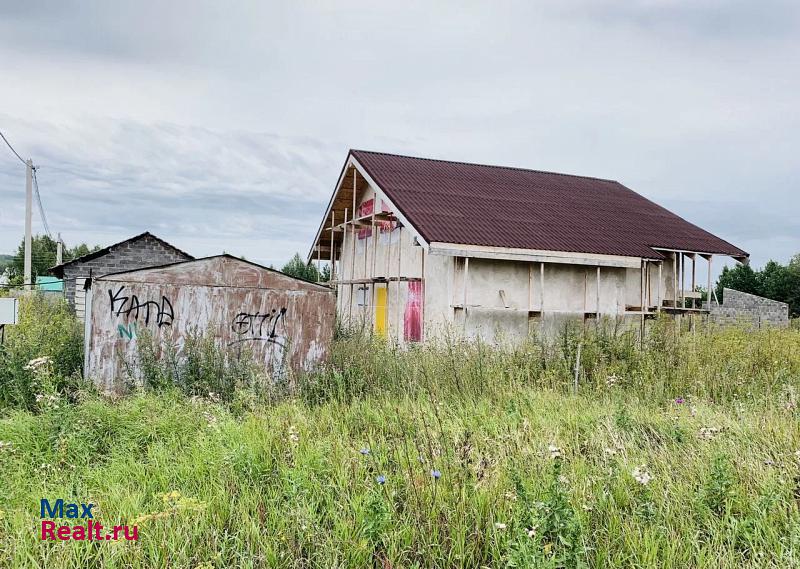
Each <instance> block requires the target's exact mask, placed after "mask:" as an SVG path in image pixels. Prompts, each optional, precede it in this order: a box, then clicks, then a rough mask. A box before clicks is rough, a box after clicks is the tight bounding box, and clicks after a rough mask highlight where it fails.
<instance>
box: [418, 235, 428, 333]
mask: <svg viewBox="0 0 800 569" xmlns="http://www.w3.org/2000/svg"><path fill="white" fill-rule="evenodd" d="M420 256H421V257H422V272H421V274H420V279H422V281H421V282H422V316H421V317H422V336H421V338H420V339H421V340H424V339H425V305H426V304H428V303H427V302H426V298H425V297H426V296H427V289H426V288H425V247H422V253H421V255H420Z"/></svg>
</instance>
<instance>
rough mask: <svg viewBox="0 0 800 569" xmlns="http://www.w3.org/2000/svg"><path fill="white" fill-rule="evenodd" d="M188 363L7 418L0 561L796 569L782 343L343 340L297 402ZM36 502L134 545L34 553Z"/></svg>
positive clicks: (790, 400)
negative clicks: (124, 528)
mask: <svg viewBox="0 0 800 569" xmlns="http://www.w3.org/2000/svg"><path fill="white" fill-rule="evenodd" d="M579 344H580V346H581V365H580V366H579V380H578V387H577V392H576V389H575V385H574V367H575V358H576V355H577V347H578V345H579ZM198 350H199V352H198V353H202V352H204V351H205V352H211V351H213V350H212V348H211V347H209V346H206V347H202V346H199V345H198ZM197 357H198V358H199V359H198V361H199V362H200V363H199V364H192V363H187V365H189V366H190V367H189V368H187V369H188V370H189V371H186V373H189V375H188V376H187V375H185V374H184V375H181V374H178V375H174V376H173V378H175V377H178V378H180V377H184V378H185V377H190V380H189V384H187V385H190V386H191V388H190V389H187V385H183V384H181V383H180V382H178V383H175V382H174V381H166V382H163V383H162V384H159V385H158V386H157V387H154V388H153V389H150V390H140V391H135V392H133V393H131V394H130V395H128V396H126V397H123V398H121V399H117V400H109V399H104V398H101V397H100V396H98V395H94V394H88V393H86V394H83V395H81V396H80V397H79V398H78V400H76V401H75V402H64V401H63V400H62V399H56V401H55V402H54V405H57V406H58V407H57V408H41V409H39V410H38V412H31V411H29V410H20V409H18V410H8V411H7V415H6V416H5V418H3V419H0V440H2V441H5V442H10V443H11V444H10V445H2V449H0V480H2V481H3V490H4V492H2V494H0V511H1V513H0V564H5V565H7V566H21V567H25V566H42V567H91V566H104V567H105V566H108V567H192V568H195V567H365V566H374V567H382V568H383V567H481V566H487V567H503V566H507V567H581V566H589V567H709V568H711V567H754V568H755V567H759V568H760V567H795V566H800V511H799V510H798V501H800V454H798V451H800V422H799V421H798V410H797V401H796V397H797V396H796V394H797V390H798V389H799V388H800V331H798V330H785V331H768V330H764V331H760V332H755V333H747V332H744V331H741V330H735V329H731V330H720V331H709V332H708V333H706V332H705V331H698V332H697V333H695V334H691V333H683V334H677V333H676V332H675V331H674V330H672V329H671V328H670V326H669V325H668V324H667V323H666V322H664V323H661V324H660V326H659V327H658V329H657V330H656V331H655V332H654V333H653V334H651V335H650V337H649V338H648V340H647V342H646V345H645V347H644V349H641V348H640V347H639V346H638V345H637V343H636V338H635V337H633V336H628V335H624V334H621V335H620V334H614V333H611V332H608V331H603V330H600V331H597V332H595V333H592V334H588V335H583V334H582V333H580V331H578V330H565V333H564V334H563V335H562V337H561V339H560V341H559V342H557V343H555V344H552V345H545V344H543V343H540V342H531V343H530V344H528V345H525V346H520V347H513V348H512V347H509V348H497V347H491V346H488V345H486V344H480V343H464V342H455V341H452V342H444V343H442V344H439V345H434V344H430V345H426V346H418V347H413V348H411V349H408V350H397V349H395V348H393V347H392V346H390V345H387V344H385V343H382V342H380V341H376V340H374V339H370V338H365V337H361V336H354V337H350V338H344V339H341V340H339V341H338V342H337V344H336V345H335V347H334V353H333V356H332V360H331V364H330V366H329V367H328V368H327V369H326V370H324V371H322V372H320V373H318V374H315V375H312V376H308V377H305V378H300V379H299V380H298V383H297V385H296V389H295V391H294V392H293V393H292V392H285V391H284V392H282V395H281V397H271V398H264V397H260V396H258V394H253V393H250V394H248V395H243V394H242V392H240V391H236V392H235V393H234V395H233V396H232V397H231V398H230V399H229V400H225V399H224V398H223V399H220V398H218V397H209V396H208V393H209V392H212V393H214V394H215V395H216V393H218V390H219V386H218V385H217V384H215V383H214V378H215V377H216V376H217V375H218V374H219V373H222V372H220V368H216V367H214V366H215V365H216V364H215V363H214V361H213V360H209V359H208V358H207V357H206V356H199V355H198V356H197ZM202 362H205V364H203V363H202ZM154 365H156V366H157V364H154ZM194 365H199V368H197V369H198V371H197V372H196V373H195V372H192V371H191V370H193V369H195V368H193V367H191V366H194ZM214 370H216V371H214ZM155 371H157V368H155ZM190 372H191V373H190ZM158 377H167V376H158ZM191 378H194V379H191ZM198 378H199V379H198ZM181 381H183V380H181ZM181 390H182V391H181ZM245 397H246V398H247V402H246V404H243V403H242V398H245ZM380 481H383V483H380ZM43 497H44V498H50V499H56V498H64V499H65V500H69V501H77V502H89V501H91V502H94V503H95V504H97V506H96V508H95V512H96V518H97V519H98V521H100V522H101V523H103V524H104V525H107V526H109V525H116V524H126V523H127V524H134V523H135V524H136V525H138V528H139V541H138V542H128V541H124V540H123V541H121V542H91V543H89V542H83V543H78V542H71V543H66V544H54V543H45V542H42V541H40V540H39V539H38V533H37V530H38V527H39V524H40V519H39V511H38V510H39V500H40V499H41V498H43ZM71 523H73V522H71Z"/></svg>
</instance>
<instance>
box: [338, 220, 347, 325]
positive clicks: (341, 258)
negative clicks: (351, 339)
mask: <svg viewBox="0 0 800 569" xmlns="http://www.w3.org/2000/svg"><path fill="white" fill-rule="evenodd" d="M348 213H350V212H349V211H348V210H347V208H344V223H343V224H342V249H341V255H340V256H339V271H340V272H341V275H339V279H340V280H342V281H344V280H347V278H346V275H347V271H345V264H344V253H345V251H347V214H348ZM337 288H338V292H339V295H340V296H341V298H340V299H339V304H340V306H341V314H342V316H344V312H345V310H344V287H343V286H337Z"/></svg>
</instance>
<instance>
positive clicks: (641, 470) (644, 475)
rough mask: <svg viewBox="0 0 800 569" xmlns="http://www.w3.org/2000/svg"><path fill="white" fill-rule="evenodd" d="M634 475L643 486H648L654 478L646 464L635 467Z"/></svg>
mask: <svg viewBox="0 0 800 569" xmlns="http://www.w3.org/2000/svg"><path fill="white" fill-rule="evenodd" d="M631 474H633V477H634V478H635V479H636V482H638V483H639V484H641V485H642V486H647V485H648V484H650V481H651V480H652V479H653V475H652V474H650V473H649V472H648V471H647V467H646V466H637V467H636V468H634V469H633V472H631Z"/></svg>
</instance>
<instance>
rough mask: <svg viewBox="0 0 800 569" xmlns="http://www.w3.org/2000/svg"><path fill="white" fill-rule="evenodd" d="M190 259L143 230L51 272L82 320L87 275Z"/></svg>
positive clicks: (184, 253)
mask: <svg viewBox="0 0 800 569" xmlns="http://www.w3.org/2000/svg"><path fill="white" fill-rule="evenodd" d="M192 259H194V257H192V256H191V255H189V254H188V253H186V252H184V251H181V250H180V249H178V248H177V247H175V246H174V245H170V244H169V243H167V242H166V241H164V240H163V239H159V238H158V237H156V236H155V235H153V234H152V233H150V232H147V231H145V232H144V233H141V234H139V235H135V236H133V237H131V238H130V239H126V240H125V241H120V242H119V243H115V244H114V245H109V246H108V247H104V248H103V249H100V250H99V251H95V252H94V253H89V254H88V255H83V256H82V257H78V258H76V259H72V260H71V261H68V262H66V263H62V264H60V265H56V266H55V267H53V268H51V269H50V273H51V274H53V275H55V276H56V277H58V278H59V279H63V280H64V291H65V296H66V298H67V301H68V302H69V303H70V305H72V306H73V307H74V308H75V313H76V314H77V315H78V317H79V318H80V319H81V320H83V315H84V305H85V292H84V284H85V282H86V279H87V278H89V277H90V276H96V277H99V276H102V275H105V274H108V273H117V272H120V271H129V270H135V269H145V268H148V267H156V266H159V265H166V264H168V263H175V262H178V261H189V260H192Z"/></svg>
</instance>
